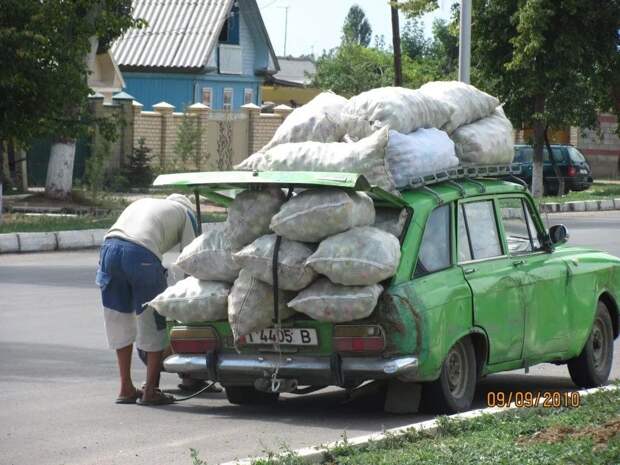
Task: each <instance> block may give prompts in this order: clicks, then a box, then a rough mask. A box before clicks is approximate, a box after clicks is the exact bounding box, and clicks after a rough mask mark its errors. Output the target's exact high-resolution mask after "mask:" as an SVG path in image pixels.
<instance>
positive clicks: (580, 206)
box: [564, 202, 586, 212]
mask: <svg viewBox="0 0 620 465" xmlns="http://www.w3.org/2000/svg"><path fill="white" fill-rule="evenodd" d="M564 205H566V206H568V211H571V212H585V211H586V204H585V202H566V203H565V204H564Z"/></svg>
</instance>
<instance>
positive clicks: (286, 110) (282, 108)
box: [273, 104, 293, 121]
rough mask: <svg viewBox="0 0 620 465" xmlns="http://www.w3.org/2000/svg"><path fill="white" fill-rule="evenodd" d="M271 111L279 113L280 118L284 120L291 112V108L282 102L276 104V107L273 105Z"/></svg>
mask: <svg viewBox="0 0 620 465" xmlns="http://www.w3.org/2000/svg"><path fill="white" fill-rule="evenodd" d="M273 112H274V113H275V114H276V115H279V116H280V117H281V118H282V121H284V120H285V119H286V117H287V116H288V115H290V114H291V113H292V112H293V109H292V108H291V107H289V106H288V105H284V104H282V105H278V106H277V107H275V108H274V109H273Z"/></svg>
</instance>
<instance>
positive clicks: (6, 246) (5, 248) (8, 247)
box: [0, 234, 19, 253]
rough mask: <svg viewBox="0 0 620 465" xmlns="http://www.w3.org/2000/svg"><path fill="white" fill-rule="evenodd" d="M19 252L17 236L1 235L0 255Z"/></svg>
mask: <svg viewBox="0 0 620 465" xmlns="http://www.w3.org/2000/svg"><path fill="white" fill-rule="evenodd" d="M15 252H19V241H18V240H17V234H0V253H15Z"/></svg>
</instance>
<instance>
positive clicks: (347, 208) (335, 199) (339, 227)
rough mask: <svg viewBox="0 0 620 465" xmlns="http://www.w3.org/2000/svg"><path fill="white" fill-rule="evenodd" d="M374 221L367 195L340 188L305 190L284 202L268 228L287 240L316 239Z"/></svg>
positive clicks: (302, 240) (304, 240) (372, 208)
mask: <svg viewBox="0 0 620 465" xmlns="http://www.w3.org/2000/svg"><path fill="white" fill-rule="evenodd" d="M374 221H375V208H374V204H373V202H372V199H371V198H370V197H369V196H368V194H365V193H363V192H346V191H343V190H340V189H308V190H306V191H303V192H302V193H300V194H299V195H296V196H295V197H293V198H292V199H290V200H289V201H288V202H286V203H285V204H284V205H283V206H282V208H281V209H280V211H279V212H278V213H277V214H276V215H274V217H273V218H272V219H271V225H270V227H271V229H272V230H273V231H275V232H276V233H277V234H279V235H280V236H283V237H286V238H287V239H290V240H294V241H301V242H318V241H320V240H321V239H324V238H326V237H328V236H331V235H333V234H337V233H339V232H343V231H346V230H347V229H351V228H352V227H354V226H365V225H370V224H372V223H374Z"/></svg>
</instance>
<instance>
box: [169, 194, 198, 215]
mask: <svg viewBox="0 0 620 465" xmlns="http://www.w3.org/2000/svg"><path fill="white" fill-rule="evenodd" d="M166 200H172V201H173V202H176V203H178V204H181V205H183V206H184V207H185V208H186V209H187V210H188V211H189V212H191V213H192V214H193V213H194V212H195V209H194V204H193V203H192V202H191V201H190V200H189V199H188V198H187V197H185V196H184V195H181V194H170V195H169V196H168V197H166Z"/></svg>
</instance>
